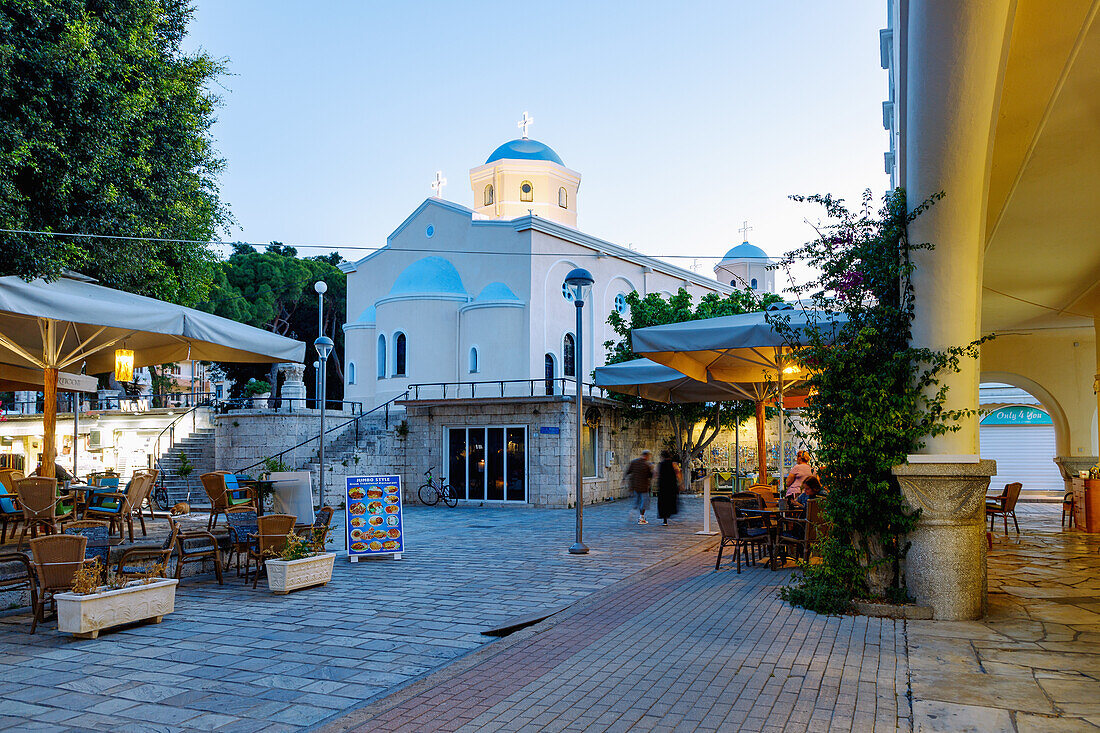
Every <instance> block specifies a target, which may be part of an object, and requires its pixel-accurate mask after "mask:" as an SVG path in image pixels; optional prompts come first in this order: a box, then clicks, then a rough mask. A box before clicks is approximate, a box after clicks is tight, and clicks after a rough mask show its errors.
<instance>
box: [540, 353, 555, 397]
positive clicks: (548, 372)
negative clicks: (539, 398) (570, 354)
mask: <svg viewBox="0 0 1100 733" xmlns="http://www.w3.org/2000/svg"><path fill="white" fill-rule="evenodd" d="M556 377H557V374H555V370H554V355H553V354H547V355H546V358H545V359H544V361H543V379H545V381H546V394H554V379H555V378H556Z"/></svg>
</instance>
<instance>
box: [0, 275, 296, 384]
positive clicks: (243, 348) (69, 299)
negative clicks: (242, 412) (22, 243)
mask: <svg viewBox="0 0 1100 733" xmlns="http://www.w3.org/2000/svg"><path fill="white" fill-rule="evenodd" d="M51 331H52V334H51V333H50V332H51ZM51 336H52V338H51ZM51 341H52V344H51ZM115 348H126V349H130V350H132V351H133V352H134V366H148V365H150V364H165V363H169V362H174V361H183V360H186V359H201V360H206V361H226V362H259V363H265V362H284V361H285V362H301V361H302V360H303V358H304V357H305V344H304V343H302V342H301V341H295V340H293V339H289V338H286V337H284V336H279V335H277V334H274V333H270V332H268V331H264V330H261V329H259V328H254V327H252V326H247V325H245V324H243V323H238V322H236V321H231V320H229V319H228V318H221V317H220V316H215V315H211V314H210V313H203V312H202V311H198V310H195V309H193V308H184V307H183V306H180V305H173V304H171V303H165V302H164V301H160V300H154V299H153V298H146V297H144V296H141V295H134V294H133V293H125V292H122V291H120V290H113V289H111V288H107V287H104V286H102V285H95V284H93V283H90V282H83V281H80V280H76V279H72V278H67V277H63V278H61V279H59V280H56V281H54V282H49V283H48V282H45V281H43V280H34V281H33V282H26V281H25V280H23V279H22V278H19V277H16V276H8V277H0V362H6V363H9V364H14V365H16V366H23V367H37V368H39V369H44V368H47V367H52V368H54V369H64V368H66V367H68V366H71V365H75V366H77V367H79V365H80V364H81V363H85V371H86V372H87V373H88V374H96V373H101V372H107V371H111V370H112V369H113V368H114V353H113V349H115Z"/></svg>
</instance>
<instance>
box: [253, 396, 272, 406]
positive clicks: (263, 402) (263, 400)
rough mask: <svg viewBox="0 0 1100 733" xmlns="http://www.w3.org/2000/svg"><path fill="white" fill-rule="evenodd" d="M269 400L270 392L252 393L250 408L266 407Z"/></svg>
mask: <svg viewBox="0 0 1100 733" xmlns="http://www.w3.org/2000/svg"><path fill="white" fill-rule="evenodd" d="M270 400H271V393H270V392H263V393H261V394H255V395H252V409H253V410H262V409H264V408H265V407H267V405H268V403H269V402H270Z"/></svg>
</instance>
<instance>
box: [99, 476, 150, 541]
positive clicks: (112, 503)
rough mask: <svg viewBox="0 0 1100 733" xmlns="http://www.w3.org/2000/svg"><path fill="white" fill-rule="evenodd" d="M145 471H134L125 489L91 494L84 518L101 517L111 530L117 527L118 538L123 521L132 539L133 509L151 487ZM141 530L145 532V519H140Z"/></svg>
mask: <svg viewBox="0 0 1100 733" xmlns="http://www.w3.org/2000/svg"><path fill="white" fill-rule="evenodd" d="M149 478H150V477H149V475H148V474H146V473H140V472H139V473H135V474H134V477H133V479H132V480H131V481H130V485H129V486H127V487H126V490H125V491H105V492H100V493H96V494H93V495H92V497H91V502H92V503H90V504H89V505H88V508H87V509H85V510H84V518H85V519H88V518H91V517H103V518H105V519H106V520H107V521H108V522H110V525H111V530H112V531H113V530H114V528H115V527H116V526H117V527H118V536H119V539H122V525H123V523H124V522H125V524H126V526H127V528H128V529H129V531H130V541H131V542H133V541H134V509H135V508H138V507H140V506H141V502H142V501H144V500H145V497H146V496H148V495H149V491H150V490H151V489H152V488H153V486H152V484H151V483H150V480H149ZM138 518H139V519H140V520H141V531H142V532H143V533H144V532H145V520H144V519H141V515H140V514H139V515H138Z"/></svg>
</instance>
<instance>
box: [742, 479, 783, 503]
mask: <svg viewBox="0 0 1100 733" xmlns="http://www.w3.org/2000/svg"><path fill="white" fill-rule="evenodd" d="M743 493H746V494H756V495H757V496H759V497H760V501H761V503H763V505H764V507H763V508H764V509H778V508H779V498H778V497H776V495H775V487H774V486H768V485H767V484H753V485H752V486H750V487H749V488H747V489H745V491H744V492H743Z"/></svg>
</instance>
